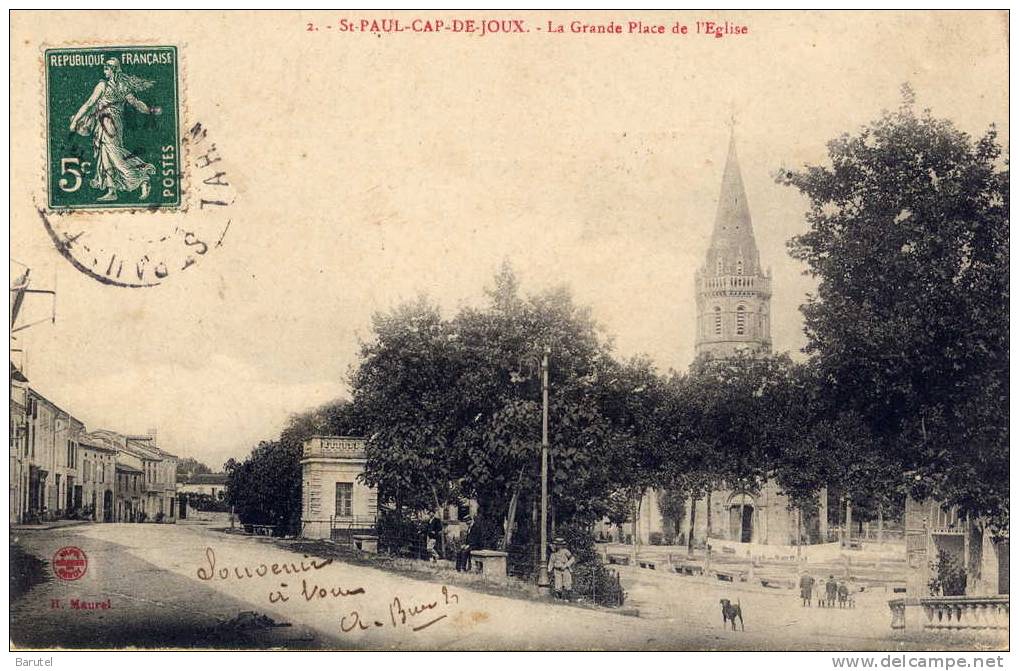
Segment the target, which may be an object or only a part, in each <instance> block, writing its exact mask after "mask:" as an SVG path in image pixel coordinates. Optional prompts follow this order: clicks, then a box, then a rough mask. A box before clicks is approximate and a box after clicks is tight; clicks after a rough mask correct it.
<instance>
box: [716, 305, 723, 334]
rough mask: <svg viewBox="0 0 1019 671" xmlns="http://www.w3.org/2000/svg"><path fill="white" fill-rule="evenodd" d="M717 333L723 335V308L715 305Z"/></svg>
mask: <svg viewBox="0 0 1019 671" xmlns="http://www.w3.org/2000/svg"><path fill="white" fill-rule="evenodd" d="M715 335H722V308H720V307H718V306H717V305H716V306H715Z"/></svg>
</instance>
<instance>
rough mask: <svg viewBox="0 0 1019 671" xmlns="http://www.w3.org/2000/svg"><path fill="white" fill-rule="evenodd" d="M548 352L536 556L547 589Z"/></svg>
mask: <svg viewBox="0 0 1019 671" xmlns="http://www.w3.org/2000/svg"><path fill="white" fill-rule="evenodd" d="M548 354H549V347H548V346H546V347H545V351H544V352H543V353H542V356H541V550H540V553H541V554H540V556H539V558H538V588H539V589H540V590H541V591H542V592H547V591H548Z"/></svg>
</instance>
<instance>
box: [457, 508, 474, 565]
mask: <svg viewBox="0 0 1019 671" xmlns="http://www.w3.org/2000/svg"><path fill="white" fill-rule="evenodd" d="M464 522H466V526H465V527H464V529H463V530H462V531H461V532H460V549H459V550H457V551H456V570H457V571H470V568H471V546H470V542H469V541H470V536H471V530H472V529H473V528H474V518H472V517H470V516H468V517H467V518H465V519H464Z"/></svg>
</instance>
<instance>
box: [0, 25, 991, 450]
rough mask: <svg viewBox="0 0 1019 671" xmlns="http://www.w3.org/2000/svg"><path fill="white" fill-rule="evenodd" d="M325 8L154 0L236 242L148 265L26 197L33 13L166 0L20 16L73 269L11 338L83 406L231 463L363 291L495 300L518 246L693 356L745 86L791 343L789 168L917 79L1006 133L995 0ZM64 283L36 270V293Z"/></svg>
mask: <svg viewBox="0 0 1019 671" xmlns="http://www.w3.org/2000/svg"><path fill="white" fill-rule="evenodd" d="M336 14H337V13H336V12H302V13H295V14H281V13H266V14H255V15H251V14H247V13H243V14H225V13H203V14H202V20H201V21H197V20H194V17H190V18H189V17H188V16H186V15H175V14H166V13H164V14H163V15H162V16H163V17H164V18H165V23H166V25H165V26H162V27H161V32H160V34H159V41H160V42H161V43H172V44H178V45H181V48H180V51H181V55H182V68H183V70H184V73H185V74H184V83H183V91H184V109H183V110H182V115H183V117H184V121H185V123H193V122H194V121H198V120H200V121H201V122H202V123H203V125H205V126H206V127H207V128H208V129H209V131H210V134H213V135H214V136H215V138H216V144H217V146H218V148H219V150H220V152H221V153H222V155H223V157H224V161H223V165H224V166H225V169H226V170H228V174H229V176H230V177H229V179H230V180H231V181H232V183H233V185H234V187H235V188H236V191H237V202H236V206H235V211H234V214H233V215H232V216H233V218H232V220H231V221H232V223H231V228H230V230H229V232H228V235H227V237H226V238H225V239H224V241H223V245H222V247H219V248H216V249H214V250H212V251H211V252H210V253H209V254H208V255H207V256H206V257H204V258H203V259H201V261H200V263H199V264H198V265H197V266H196V267H195V268H193V269H190V270H189V271H188V274H182V275H179V276H173V277H170V278H168V279H167V281H166V282H164V283H163V284H162V285H160V286H158V287H153V288H147V289H123V288H117V287H110V286H105V285H102V284H100V283H98V282H96V281H94V280H93V279H91V278H89V277H87V276H85V275H84V274H82V273H80V272H78V271H77V270H76V269H74V268H73V267H71V265H70V264H68V263H67V261H65V260H64V259H63V258H62V257H60V256H59V254H58V253H57V252H56V251H55V249H54V247H53V245H52V243H51V241H50V239H49V237H48V236H47V235H46V233H45V232H44V230H43V228H42V226H41V224H40V220H39V217H38V216H37V214H36V213H35V209H34V208H35V204H36V203H38V202H45V201H44V200H43V201H40V200H39V192H40V183H41V182H43V181H44V179H45V177H44V176H43V175H41V168H40V166H41V165H42V161H41V159H40V158H39V157H40V156H43V155H44V154H45V145H44V144H43V138H42V135H41V134H40V132H39V129H40V128H41V127H42V111H41V103H40V101H41V100H43V96H42V91H41V85H40V68H39V62H40V58H39V53H40V52H39V49H40V43H39V37H38V36H39V34H40V31H39V25H41V23H42V24H45V25H46V31H45V33H46V35H47V40H48V42H49V43H50V44H59V43H63V42H67V41H73V40H82V39H87V38H90V37H93V36H94V35H96V34H101V35H108V36H110V40H111V41H121V40H123V39H126V38H125V37H124V36H138V35H145V34H148V32H150V31H148V29H147V28H146V26H147V25H148V24H147V23H146V22H147V21H149V18H148V14H147V13H144V12H143V13H105V14H103V15H101V17H94V16H93V15H81V14H78V15H66V14H60V13H53V14H34V15H29V14H24V13H22V14H16V15H15V16H14V17H13V19H12V50H11V72H12V84H11V86H12V89H11V90H12V93H11V105H12V125H11V132H12V147H13V149H12V164H11V252H10V256H11V257H12V259H15V260H16V261H17V263H16V264H12V272H13V271H20V269H21V266H20V265H17V264H26V265H28V266H30V267H31V268H32V274H33V277H34V278H35V283H34V286H35V287H38V288H50V287H51V286H54V285H55V286H56V289H57V299H56V305H57V307H56V315H57V318H56V323H53V324H50V323H44V324H40V325H37V326H34V327H32V328H31V329H28V330H26V331H23V332H21V333H19V334H17V335H18V339H17V341H16V343H15V347H18V348H19V349H23V350H24V352H19V353H15V354H14V355H13V358H14V360H15V361H17V362H19V363H22V364H23V365H24V368H25V371H26V373H27V375H28V377H29V378H30V380H31V384H32V385H33V386H34V387H36V388H37V389H39V391H40V392H41V393H42V394H43V395H45V396H47V397H48V398H51V399H52V400H53V401H54V402H56V403H57V404H59V405H60V406H61V407H63V408H65V409H67V410H69V411H70V412H71V413H72V414H74V415H75V416H77V417H79V418H80V419H82V420H83V421H85V422H86V424H87V426H88V428H89V429H96V428H108V429H113V430H118V431H122V432H125V433H135V432H144V431H146V430H148V429H151V428H155V429H157V430H158V434H159V438H160V442H161V445H162V447H163V448H164V449H167V450H169V451H171V452H174V453H176V454H178V455H180V456H194V457H196V458H199V459H200V460H202V461H205V462H206V463H208V464H209V465H210V466H212V467H213V468H218V467H219V466H220V465H221V464H222V463H223V462H224V461H225V460H226V459H227V458H229V457H235V458H240V457H243V456H244V455H246V454H247V452H248V451H249V450H250V449H251V447H252V446H254V445H255V444H256V443H257V442H258V441H259V440H265V439H272V438H275V437H276V436H278V434H279V431H280V429H281V428H282V426H283V424H284V422H285V421H286V419H287V417H288V416H289V415H290V414H292V413H294V412H299V411H302V410H304V409H307V408H310V407H313V406H316V405H318V404H321V403H323V402H326V401H329V400H331V399H334V398H337V397H342V396H344V395H346V394H347V393H348V388H347V385H346V382H345V380H346V377H347V374H348V372H349V370H350V368H351V366H353V365H355V364H356V361H357V352H358V343H359V339H364V338H367V337H369V336H370V320H371V315H372V314H373V313H374V312H376V311H379V310H388V309H390V308H392V307H394V306H395V305H397V304H399V303H400V302H401V301H404V300H407V299H411V298H414V297H416V296H417V295H419V294H422V293H423V294H427V295H428V296H430V297H431V298H432V299H434V300H436V301H438V302H439V304H440V305H441V306H442V307H443V309H444V310H446V311H447V314H452V313H453V312H454V311H455V310H456V309H457V308H458V307H459V306H462V305H471V304H478V303H479V302H480V301H481V300H482V297H483V289H484V287H485V286H486V285H487V284H489V283H490V282H491V279H492V277H493V276H494V274H495V272H496V270H497V269H498V267H499V265H500V264H501V263H502V261H503V260H504V259H508V260H509V261H510V262H511V263H512V264H513V266H514V268H515V269H516V271H517V273H518V275H519V276H520V278H521V281H522V286H523V289H524V291H536V290H541V289H544V288H547V287H551V286H554V285H557V284H566V285H568V286H569V287H570V288H571V289H572V291H573V293H574V296H575V298H576V300H577V301H578V302H579V303H581V304H585V305H589V306H591V308H592V311H593V314H594V317H595V318H596V319H597V320H598V322H599V323H600V324H601V325H602V326H603V327H604V329H605V332H606V333H607V334H609V335H611V336H613V337H614V339H615V342H616V351H617V352H618V353H619V354H620V355H621V356H630V355H633V354H637V353H646V354H648V355H650V356H651V357H652V359H653V360H654V361H655V362H656V363H657V365H658V366H659V368H660V369H661V370H662V371H665V370H668V369H669V368H676V369H683V368H685V367H686V366H687V365H688V364H689V363H690V361H691V360H692V358H693V342H694V331H693V324H694V319H695V304H694V288H693V278H694V273H695V271H696V269H697V268H698V267H699V266H700V264H701V263H702V262H703V258H704V253H705V251H706V248H707V242H708V238H709V236H710V233H711V227H712V223H713V220H714V213H715V207H716V199H717V197H718V188H719V184H720V180H721V173H722V168H723V165H724V161H725V155H726V149H727V146H728V136H729V132H730V119H731V118H732V117H733V115H735V118H736V127H735V128H736V130H735V132H736V142H737V148H738V153H739V157H740V164H741V168H742V173H743V180H744V183H745V185H746V189H747V195H748V200H749V204H750V209H751V215H752V217H753V225H754V230H755V233H756V237H757V244H758V247H759V249H760V254H761V260H762V264H763V265H764V266H766V267H769V266H770V267H771V269H772V272H773V275H774V280H773V287H774V297H773V299H772V337H773V341H774V348H775V349H776V350H777V351H789V352H792V353H794V354H796V353H797V352H798V351H799V350H800V348H801V347H802V346H803V344H804V337H803V334H802V320H801V318H800V315H799V312H798V306H799V305H800V304H801V303H802V302H803V300H804V298H805V296H806V294H807V293H808V292H809V291H811V289H812V286H813V285H812V281H811V279H810V278H808V277H804V276H803V274H802V271H803V270H804V269H803V267H802V266H801V265H800V264H799V263H798V262H795V261H793V260H792V259H790V258H789V256H788V254H787V252H786V247H785V245H786V242H787V241H788V240H789V239H790V238H791V237H792V236H794V235H796V234H798V233H801V232H804V230H805V222H804V212H805V210H806V203H805V201H804V200H803V199H802V198H801V196H800V195H799V194H798V193H796V192H795V191H793V190H791V189H790V188H788V187H783V186H780V185H777V184H776V183H775V181H774V174H775V173H776V171H778V170H781V169H797V168H799V167H802V166H804V165H806V164H817V163H822V162H823V161H824V159H825V155H826V150H825V143H826V142H827V141H828V140H830V139H831V138H833V137H836V136H838V135H839V134H841V133H844V132H855V131H856V130H857V129H859V128H860V127H861V126H862V125H863V124H865V123H867V122H868V121H870V120H872V119H875V118H877V117H878V116H879V115H880V114H881V112H882V110H885V109H894V108H896V107H897V106H898V104H899V100H900V92H899V91H900V86H901V84H902V83H903V82H907V81H908V82H909V83H910V84H911V86H912V87H913V89H914V90H915V92H916V95H917V104H918V106H919V107H930V108H931V109H932V110H933V112H934V113H935V115H937V116H940V117H947V118H949V119H951V120H952V121H953V122H955V123H956V124H957V125H958V126H959V127H960V128H962V129H963V130H965V131H967V132H970V133H972V134H980V133H982V132H983V131H984V130H985V129H986V128H987V127H988V125H989V124H992V123H995V124H997V125H998V128H999V130H1000V131H1001V138H1002V141H1003V143H1004V144H1005V145H1006V146H1007V138H1008V132H1007V131H1008V127H1007V123H1008V116H1007V110H1008V100H1007V90H1008V87H1007V81H1008V80H1007V67H1008V63H1007V16H1006V15H1005V14H1003V13H968V14H951V13H934V12H916V13H911V14H910V13H894V12H880V13H862V12H861V13H823V12H764V13H757V14H754V13H729V12H726V13H725V14H726V16H721V15H709V16H706V15H704V13H702V12H697V13H675V14H668V15H666V14H654V13H652V14H647V13H644V14H634V13H629V12H617V13H613V14H599V13H590V14H583V13H578V14H579V15H580V16H579V17H574V16H573V15H572V14H570V13H558V14H546V13H542V12H532V13H523V14H513V15H512V16H514V17H520V16H522V17H524V18H525V19H526V20H527V21H528V22H529V25H534V26H538V25H544V21H545V20H546V19H547V18H550V17H551V18H555V19H565V20H566V21H569V20H570V19H571V18H581V19H583V20H585V21H588V22H599V21H606V20H609V19H616V20H622V21H626V20H629V19H631V18H634V17H643V18H644V19H646V20H648V21H658V22H661V23H665V24H671V23H672V22H674V21H677V20H678V21H682V22H684V23H687V24H689V25H691V26H693V23H694V22H695V21H698V20H705V19H711V20H726V19H727V20H730V21H733V22H736V23H742V24H746V25H748V26H749V28H750V30H749V33H748V34H747V35H746V36H739V37H725V38H722V39H715V38H709V37H704V36H699V37H691V36H687V37H684V38H678V37H675V38H673V37H668V36H665V37H657V38H649V37H640V36H628V35H622V36H592V35H564V36H559V35H555V36H553V35H548V34H545V33H541V34H538V33H537V32H532V33H530V34H527V35H518V36H513V35H503V36H491V35H490V36H487V37H466V36H463V35H437V36H429V35H421V34H398V35H381V36H375V35H369V34H355V35H344V36H340V35H337V34H331V33H330V34H326V33H315V32H309V31H307V29H306V26H307V24H308V23H309V22H313V23H316V24H323V23H327V22H328V23H335V22H336V20H337V19H338V17H337V15H336ZM348 15H350V18H353V19H357V18H361V17H363V16H371V17H374V16H382V14H379V13H378V12H375V13H373V12H359V13H348ZM442 15H443V16H447V17H449V16H450V13H448V12H447V13H443V14H442ZM385 16H389V15H388V14H387V15H385ZM437 16H440V15H439V14H434V13H433V14H425V13H416V14H411V15H404V18H406V19H408V20H409V19H411V18H414V17H432V18H435V17H437ZM504 16H510V15H509V14H500V15H498V17H499V18H502V17H504ZM474 18H477V17H474ZM40 22H41V23H40ZM121 43H123V42H122V41H121ZM129 216H134V217H135V219H133V220H132V221H131V225H135V226H145V225H147V223H146V222H147V220H146V219H144V218H139V217H146V216H148V217H151V216H152V215H149V214H146V213H143V214H138V215H125V214H123V213H120V214H117V215H109V216H107V215H103V214H98V215H97V214H92V215H89V216H88V217H85V218H83V219H82V221H83V222H85V223H86V224H87V225H88V226H90V227H95V228H96V230H100V229H102V230H105V231H116V230H118V226H120V225H127V224H125V223H124V222H125V221H126V220H125V217H129ZM194 216H199V215H197V214H196V213H194V212H189V213H185V214H182V215H180V217H181V220H183V221H187V219H186V217H194ZM50 309H51V305H50V304H49V303H48V302H47V300H46V299H44V298H39V297H35V298H34V300H33V301H32V302H30V304H29V305H28V306H27V307H26V311H25V315H24V319H25V320H26V322H27V321H31V320H32V319H34V318H42V317H46V316H48V315H49V313H50Z"/></svg>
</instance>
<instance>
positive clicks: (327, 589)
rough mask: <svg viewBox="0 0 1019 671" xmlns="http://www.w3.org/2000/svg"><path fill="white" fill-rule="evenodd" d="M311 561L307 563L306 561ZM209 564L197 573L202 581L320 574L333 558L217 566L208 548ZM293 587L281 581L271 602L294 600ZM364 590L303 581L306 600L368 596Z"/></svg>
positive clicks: (207, 557)
mask: <svg viewBox="0 0 1019 671" xmlns="http://www.w3.org/2000/svg"><path fill="white" fill-rule="evenodd" d="M305 560H307V561H305ZM205 562H206V564H208V566H201V567H199V568H198V570H197V571H196V572H195V573H196V575H197V576H198V579H199V580H206V581H211V580H216V579H219V580H247V579H258V578H265V577H268V576H281V575H298V574H301V573H308V572H311V571H318V570H321V569H323V568H325V567H326V566H328V565H330V564H332V563H333V560H332V559H312V558H310V557H308V555H304V559H302V560H301V561H300V562H282V563H279V562H277V563H273V564H267V563H263V564H259V565H258V566H220V567H218V568H217V567H216V552H215V551H214V550H213V549H212V548H210V547H207V548H205ZM290 589H296V588H292V587H291V585H289V584H288V583H285V582H281V583H280V584H279V587H278V588H274V589H273V590H272V591H270V592H269V603H285V602H287V601H290V598H291V593H290V591H289V590H290ZM364 593H365V591H364V587H354V588H344V587H333V586H329V585H320V584H317V583H309V582H308V581H307V580H306V579H304V578H301V593H300V595H301V596H302V597H304V600H305V601H313V600H315V599H331V598H339V597H344V596H353V595H355V594H364Z"/></svg>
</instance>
